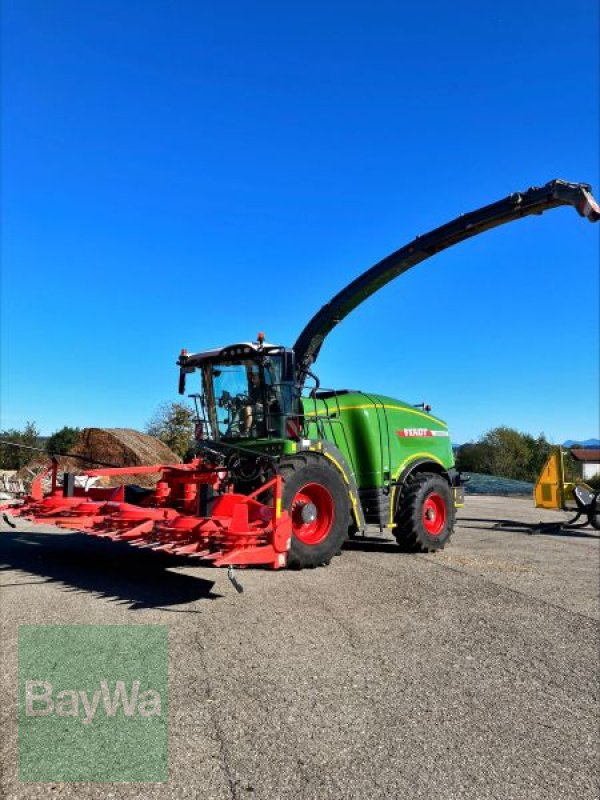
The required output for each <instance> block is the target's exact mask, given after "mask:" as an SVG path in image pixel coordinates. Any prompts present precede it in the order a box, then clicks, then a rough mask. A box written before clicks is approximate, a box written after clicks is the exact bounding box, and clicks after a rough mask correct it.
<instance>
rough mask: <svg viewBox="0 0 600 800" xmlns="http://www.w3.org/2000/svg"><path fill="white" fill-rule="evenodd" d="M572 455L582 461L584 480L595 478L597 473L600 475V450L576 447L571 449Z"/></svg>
mask: <svg viewBox="0 0 600 800" xmlns="http://www.w3.org/2000/svg"><path fill="white" fill-rule="evenodd" d="M571 455H572V456H573V458H574V459H575V460H576V461H581V467H582V474H581V477H582V478H583V480H584V481H585V480H587V478H593V477H594V476H595V475H600V450H593V449H592V448H590V449H589V450H586V449H583V448H578V447H577V448H574V449H572V450H571Z"/></svg>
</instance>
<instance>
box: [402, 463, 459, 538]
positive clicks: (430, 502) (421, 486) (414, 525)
mask: <svg viewBox="0 0 600 800" xmlns="http://www.w3.org/2000/svg"><path fill="white" fill-rule="evenodd" d="M455 517H456V512H455V509H454V500H453V497H452V489H451V487H450V486H449V484H448V482H447V481H446V480H444V478H442V477H441V475H436V474H435V473H433V472H420V473H417V474H416V475H415V476H413V477H412V478H409V479H408V481H407V483H406V484H405V485H404V486H403V487H402V493H401V495H400V501H399V504H398V511H397V512H396V518H395V522H396V527H395V528H394V535H395V537H396V541H397V542H398V544H399V545H400V547H401V549H402V550H404V551H405V552H409V553H431V552H433V551H434V550H441V549H442V548H443V547H445V545H446V544H447V543H448V540H449V539H450V536H451V535H452V531H453V530H454V522H455Z"/></svg>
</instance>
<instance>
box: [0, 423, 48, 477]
mask: <svg viewBox="0 0 600 800" xmlns="http://www.w3.org/2000/svg"><path fill="white" fill-rule="evenodd" d="M39 436H40V432H39V431H38V429H37V428H36V426H35V422H27V423H26V424H25V427H24V428H23V430H17V429H15V428H9V429H8V430H4V431H0V439H3V440H5V441H9V442H12V443H13V444H12V445H11V444H4V443H3V442H0V469H17V470H18V469H21V467H24V466H26V465H27V464H29V462H30V461H33V460H34V459H36V458H37V459H39V457H40V453H38V452H37V451H35V450H28V449H27V447H40V440H39ZM15 445H23V446H22V447H18V446H15Z"/></svg>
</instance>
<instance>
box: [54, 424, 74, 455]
mask: <svg viewBox="0 0 600 800" xmlns="http://www.w3.org/2000/svg"><path fill="white" fill-rule="evenodd" d="M80 432H81V431H80V429H79V428H70V427H69V426H68V425H65V426H64V428H61V429H60V430H58V431H54V433H53V434H52V436H50V438H49V439H48V441H47V442H46V450H47V451H48V453H49V454H50V455H52V454H53V453H69V452H70V451H71V448H72V447H73V445H74V444H75V442H76V441H77V439H79V434H80Z"/></svg>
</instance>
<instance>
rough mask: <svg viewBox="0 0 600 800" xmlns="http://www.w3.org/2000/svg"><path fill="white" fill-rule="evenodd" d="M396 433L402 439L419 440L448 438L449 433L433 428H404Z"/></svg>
mask: <svg viewBox="0 0 600 800" xmlns="http://www.w3.org/2000/svg"><path fill="white" fill-rule="evenodd" d="M396 433H397V434H398V436H400V437H402V438H405V437H406V438H411V437H415V438H419V439H425V438H427V437H429V436H448V431H435V430H433V429H431V428H402V429H401V430H399V431H396Z"/></svg>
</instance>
